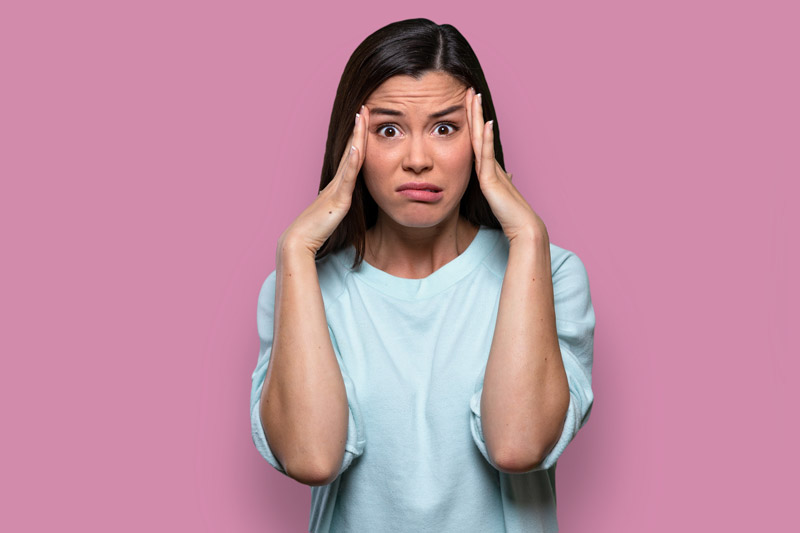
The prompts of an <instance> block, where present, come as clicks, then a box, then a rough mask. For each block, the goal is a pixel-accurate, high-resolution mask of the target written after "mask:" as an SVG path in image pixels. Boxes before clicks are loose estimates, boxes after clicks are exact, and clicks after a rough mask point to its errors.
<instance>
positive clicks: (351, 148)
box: [350, 146, 356, 154]
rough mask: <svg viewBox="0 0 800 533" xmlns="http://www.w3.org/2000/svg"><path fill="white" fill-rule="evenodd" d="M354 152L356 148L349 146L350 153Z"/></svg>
mask: <svg viewBox="0 0 800 533" xmlns="http://www.w3.org/2000/svg"><path fill="white" fill-rule="evenodd" d="M355 152H356V147H355V146H351V147H350V153H351V154H354V153H355Z"/></svg>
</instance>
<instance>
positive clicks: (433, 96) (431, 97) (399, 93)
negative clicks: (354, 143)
mask: <svg viewBox="0 0 800 533" xmlns="http://www.w3.org/2000/svg"><path fill="white" fill-rule="evenodd" d="M429 76H430V74H428V75H426V76H424V77H423V78H422V79H420V80H414V79H413V78H410V77H408V76H401V77H399V78H398V79H394V78H390V79H389V80H387V81H386V82H384V85H382V86H380V87H378V89H376V90H375V92H373V93H372V94H371V95H370V96H369V97H368V98H367V102H366V103H367V104H369V105H370V107H371V108H388V109H393V110H396V111H400V112H401V113H404V114H405V115H406V116H407V115H408V114H409V113H408V112H406V111H411V110H412V109H413V108H418V107H421V108H422V110H421V111H420V113H419V114H422V115H424V116H425V118H428V115H430V114H432V113H436V112H438V111H442V110H444V109H447V108H449V107H452V106H455V105H459V106H461V109H462V110H463V111H462V112H461V114H462V115H466V106H465V102H464V95H465V93H466V91H467V87H465V86H463V85H462V84H461V83H460V82H458V81H456V80H455V79H453V78H451V77H450V76H446V77H443V76H442V75H435V76H434V77H433V78H431V77H429ZM423 80H425V81H423ZM387 85H388V86H387ZM453 113H456V111H454V112H453ZM414 114H417V113H414ZM376 116H377V115H376ZM383 116H385V115H383Z"/></svg>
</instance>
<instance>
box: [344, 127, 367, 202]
mask: <svg viewBox="0 0 800 533" xmlns="http://www.w3.org/2000/svg"><path fill="white" fill-rule="evenodd" d="M365 130H366V128H365V127H364V116H363V115H362V114H361V113H356V118H355V129H354V130H353V135H352V143H351V144H350V149H349V152H348V160H347V164H346V165H345V167H344V169H343V170H342V181H344V182H346V183H347V190H348V191H350V192H351V191H352V187H353V185H354V184H355V180H356V176H357V175H358V170H359V169H360V168H361V158H362V157H363V156H362V154H363V153H364V143H365V142H366V141H365V139H364V132H365ZM351 182H352V183H351Z"/></svg>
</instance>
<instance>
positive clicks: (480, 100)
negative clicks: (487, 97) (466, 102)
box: [478, 93, 483, 104]
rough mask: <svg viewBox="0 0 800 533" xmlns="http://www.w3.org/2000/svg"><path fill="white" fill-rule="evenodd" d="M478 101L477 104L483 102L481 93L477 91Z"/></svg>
mask: <svg viewBox="0 0 800 533" xmlns="http://www.w3.org/2000/svg"><path fill="white" fill-rule="evenodd" d="M478 103H479V104H482V103H483V98H481V93H478Z"/></svg>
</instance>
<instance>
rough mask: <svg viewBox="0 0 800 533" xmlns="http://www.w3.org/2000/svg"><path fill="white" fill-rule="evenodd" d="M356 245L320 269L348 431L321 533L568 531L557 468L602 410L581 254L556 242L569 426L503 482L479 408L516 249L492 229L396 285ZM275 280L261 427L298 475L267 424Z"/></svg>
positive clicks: (265, 337)
mask: <svg viewBox="0 0 800 533" xmlns="http://www.w3.org/2000/svg"><path fill="white" fill-rule="evenodd" d="M354 254H355V250H354V249H353V248H352V247H348V248H345V249H342V250H339V251H338V252H336V253H334V254H331V255H328V256H326V257H324V258H322V259H320V260H318V261H317V272H318V277H319V283H320V289H321V292H322V297H323V301H324V304H325V315H326V317H327V321H328V330H329V333H330V337H331V342H332V344H333V349H334V352H335V354H336V358H337V361H338V363H339V368H340V369H341V371H342V377H343V379H344V384H345V389H346V392H347V401H348V404H349V412H350V418H349V424H348V430H347V443H346V445H345V456H344V460H343V462H342V465H341V468H340V470H339V476H338V477H337V478H336V479H335V480H334V481H333V482H332V483H330V484H328V485H324V486H319V487H311V516H310V518H309V531H312V532H315V533H317V532H328V531H333V532H361V531H364V532H378V531H379V532H390V531H402V532H410V531H414V532H423V531H431V532H437V533H441V532H450V531H452V532H459V533H463V532H473V531H474V532H481V533H492V532H547V533H550V532H555V531H557V530H558V524H557V520H556V493H555V469H556V460H557V459H558V458H559V456H560V455H561V453H562V452H563V451H564V448H565V447H566V446H567V444H569V442H570V441H571V440H572V439H573V438H574V437H575V434H576V433H577V432H578V430H579V429H580V427H581V426H583V424H584V423H586V420H587V419H588V417H589V413H590V411H591V407H592V403H593V400H594V395H593V393H592V388H591V383H592V350H593V338H594V326H595V316H594V309H593V307H592V302H591V296H590V293H589V279H588V276H587V273H586V269H585V268H584V265H583V263H582V261H581V260H580V259H579V258H578V256H577V255H575V254H574V253H573V252H570V251H568V250H565V249H563V248H560V247H558V246H555V245H554V244H552V243H551V244H550V255H551V268H552V276H553V288H554V296H555V312H556V323H557V330H558V340H559V345H560V347H561V355H562V358H563V361H564V367H565V369H566V373H567V378H568V381H569V390H570V402H569V409H568V411H567V418H566V423H565V424H564V430H563V433H562V435H561V438H560V439H559V441H558V444H556V446H555V448H554V449H553V450H552V451H551V452H550V453H549V455H548V456H547V457H546V458H545V459H544V461H543V462H542V463H541V464H540V465H539V466H538V467H537V468H535V469H533V470H531V471H529V472H526V473H522V474H507V473H504V472H501V471H499V470H498V469H497V468H496V467H495V466H494V465H493V464H492V463H491V460H490V458H489V455H488V452H487V449H486V444H485V442H484V438H483V432H482V429H481V413H480V405H481V404H480V400H481V393H482V391H483V388H482V387H483V376H484V372H485V370H486V363H487V361H488V358H489V350H490V347H491V342H492V336H493V333H494V327H495V321H496V319H497V308H498V303H499V300H500V289H501V286H502V282H503V275H504V273H505V269H506V265H507V263H508V239H507V238H506V237H505V235H504V234H503V232H502V231H501V230H496V229H491V228H488V227H485V226H483V227H481V228H480V230H479V231H478V233H477V235H476V236H475V238H474V239H473V241H472V242H471V243H470V245H469V246H468V247H467V249H466V250H464V252H463V253H461V255H459V256H458V257H456V258H455V259H453V260H452V261H450V262H449V263H447V264H446V265H444V266H442V267H441V268H439V269H438V270H437V271H435V272H434V273H432V274H431V275H430V276H428V277H426V278H423V279H406V278H399V277H396V276H392V275H390V274H388V273H386V272H384V271H382V270H379V269H377V268H375V267H373V266H371V265H370V264H368V263H367V262H366V261H364V262H363V263H362V264H361V266H360V268H359V269H356V270H352V269H351V268H350V266H351V265H352V264H353V257H354ZM274 305H275V272H274V271H273V272H272V273H271V274H270V275H269V276H268V277H267V279H266V281H265V282H264V284H263V286H262V288H261V292H260V294H259V297H258V315H257V323H258V333H259V336H260V339H261V348H260V351H259V355H258V363H257V365H256V369H255V371H254V372H253V375H252V380H253V382H252V389H251V399H250V419H251V425H252V435H253V441H254V442H255V445H256V448H257V449H258V451H259V452H260V453H261V455H262V456H263V457H264V458H265V459H266V460H267V461H268V462H269V463H270V464H271V465H272V466H273V467H275V468H276V469H277V470H278V471H280V472H282V473H284V474H285V473H286V472H285V470H284V469H283V467H282V465H281V464H280V463H279V462H278V461H277V460H276V458H275V456H274V455H273V454H272V451H271V450H270V448H269V444H268V442H267V439H266V437H265V434H264V428H263V426H262V423H261V417H260V398H261V389H262V388H263V385H264V379H265V376H266V372H267V364H268V362H269V356H270V352H271V349H272V336H273V311H274Z"/></svg>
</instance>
